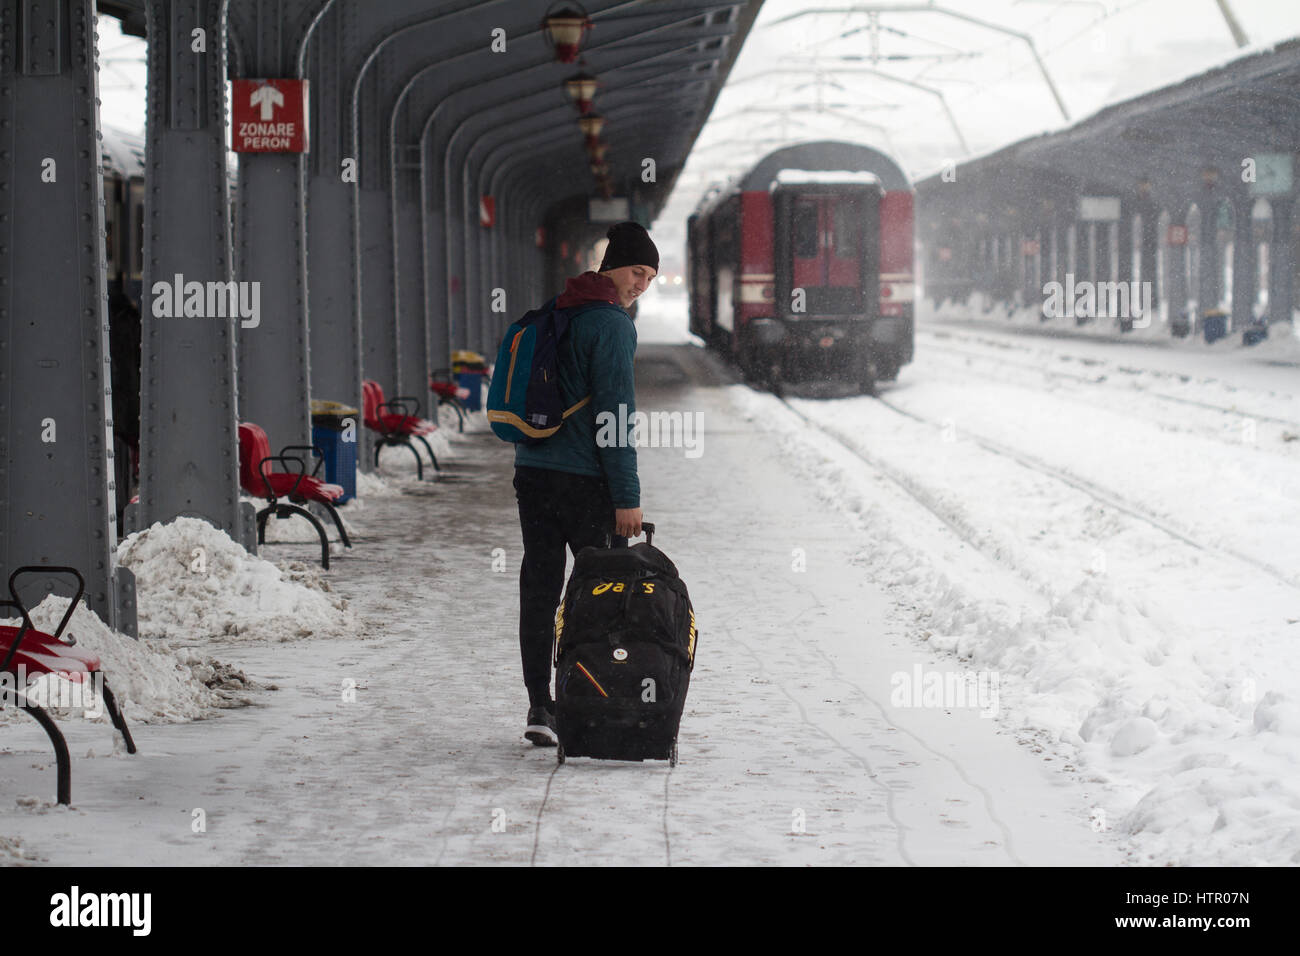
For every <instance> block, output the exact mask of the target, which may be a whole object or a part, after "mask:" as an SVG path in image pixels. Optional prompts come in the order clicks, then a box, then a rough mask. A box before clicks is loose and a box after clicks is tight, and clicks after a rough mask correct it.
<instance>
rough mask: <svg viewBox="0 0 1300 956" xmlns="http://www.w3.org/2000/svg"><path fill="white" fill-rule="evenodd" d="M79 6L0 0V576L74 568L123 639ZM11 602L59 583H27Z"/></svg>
mask: <svg viewBox="0 0 1300 956" xmlns="http://www.w3.org/2000/svg"><path fill="white" fill-rule="evenodd" d="M95 49H96V37H95V7H94V3H93V2H91V0H0V580H7V578H8V576H9V574H10V573H11V572H12V571H13V570H14V569H16V568H17V567H19V566H21V565H37V566H39V565H65V566H72V567H76V568H77V569H78V570H79V571H81V573H82V574H83V575H84V576H85V578H86V599H87V603H88V604H89V606H90V608H91V609H92V610H93V611H95V613H96V614H98V615H99V617H100V618H102V619H103V620H104V622H105V623H107V624H108V625H109V626H110V627H114V628H116V629H118V630H120V631H123V632H125V633H128V634H131V635H133V636H134V634H135V633H136V615H135V588H134V579H133V578H132V577H131V574H130V572H129V571H127V570H126V569H125V568H118V567H116V566H115V557H114V551H115V547H116V543H117V541H116V529H115V526H114V522H115V511H116V505H115V492H116V489H115V488H114V486H113V445H112V438H111V425H112V422H111V420H110V408H111V404H110V400H109V389H110V381H109V360H108V335H107V333H108V316H107V277H106V266H105V259H104V210H103V204H104V199H103V185H102V180H101V172H102V170H101V158H100V157H101V145H100V133H99V114H98V110H97V98H96V97H97V93H98V89H97V78H96V71H97V67H96V52H95ZM23 583H24V587H23V589H22V597H23V599H24V602H25V603H26V604H28V605H29V606H34V605H35V604H36V603H39V601H40V600H41V599H43V598H44V597H45V595H47V594H49V593H52V592H58V593H60V594H66V595H68V596H71V593H72V590H71V586H70V583H69V582H68V581H66V580H62V579H60V578H56V577H54V576H49V577H36V578H28V579H26V581H25V582H23Z"/></svg>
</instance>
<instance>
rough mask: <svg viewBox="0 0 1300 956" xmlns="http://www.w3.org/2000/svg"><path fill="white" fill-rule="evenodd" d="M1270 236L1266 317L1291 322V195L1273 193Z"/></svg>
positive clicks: (1293, 239)
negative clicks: (1274, 194)
mask: <svg viewBox="0 0 1300 956" xmlns="http://www.w3.org/2000/svg"><path fill="white" fill-rule="evenodd" d="M1272 206H1273V238H1272V239H1271V240H1270V241H1269V244H1268V320H1269V322H1290V321H1291V320H1292V315H1291V313H1292V310H1293V309H1294V302H1293V300H1292V293H1293V292H1294V289H1293V288H1292V281H1293V278H1294V275H1293V273H1294V269H1295V262H1296V254H1295V237H1294V236H1293V235H1292V234H1291V216H1292V214H1293V212H1294V209H1295V199H1294V197H1292V196H1274V197H1273V200H1272Z"/></svg>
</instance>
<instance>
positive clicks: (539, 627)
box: [515, 467, 627, 703]
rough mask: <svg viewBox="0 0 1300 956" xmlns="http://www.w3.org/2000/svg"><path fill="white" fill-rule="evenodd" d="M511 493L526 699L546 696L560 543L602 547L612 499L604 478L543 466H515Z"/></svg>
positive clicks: (610, 535)
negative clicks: (517, 533) (519, 558)
mask: <svg viewBox="0 0 1300 956" xmlns="http://www.w3.org/2000/svg"><path fill="white" fill-rule="evenodd" d="M515 498H516V499H517V500H518V502H519V526H520V528H521V529H522V531H523V535H524V562H523V567H521V568H520V570H519V653H520V655H521V656H522V658H523V665H524V685H525V686H526V687H527V688H528V696H529V701H530V703H535V702H537V701H542V702H544V701H548V700H550V695H551V691H550V686H551V654H552V649H553V644H554V639H555V609H556V607H558V606H559V603H560V595H561V594H562V593H563V590H564V565H565V553H564V549H565V546H566V545H567V546H568V548H569V550H571V551H572V552H573V553H574V554H575V555H576V554H577V553H578V552H579V551H581V550H582V549H583V548H585V547H589V546H591V547H598V548H603V547H605V545H606V542H607V541H609V542H610V543H611V544H613V545H615V546H626V545H627V539H626V538H621V537H615V536H614V504H613V500H612V499H611V498H610V495H609V486H608V485H607V484H606V483H605V479H603V478H593V477H589V476H587V475H571V474H569V473H568V472H563V471H551V470H549V469H546V468H523V467H516V468H515Z"/></svg>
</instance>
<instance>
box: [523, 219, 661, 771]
mask: <svg viewBox="0 0 1300 956" xmlns="http://www.w3.org/2000/svg"><path fill="white" fill-rule="evenodd" d="M607 235H608V237H609V247H608V248H607V249H606V250H605V257H604V259H603V260H602V261H601V264H600V270H599V272H585V273H583V274H582V275H580V276H576V277H574V278H571V279H569V280H568V282H567V283H566V285H565V289H564V292H563V293H562V294H561V295H560V296H559V297H558V298H557V299H556V302H555V304H556V306H557V307H558V308H561V309H570V308H573V307H575V306H580V305H587V304H589V303H600V305H598V306H596V307H593V308H587V309H584V310H583V311H581V312H579V313H577V314H575V315H573V316H572V318H571V320H570V323H569V329H568V332H567V333H566V334H565V336H564V337H563V338H562V339H561V341H560V345H559V355H558V363H557V364H558V369H557V372H558V376H559V384H560V392H561V395H562V396H563V399H564V405H563V407H564V408H572V407H573V406H574V405H576V404H578V403H579V402H581V401H582V400H583V399H584V398H585V397H587V396H588V395H590V396H591V401H589V402H587V403H586V404H584V405H583V406H582V407H581V408H579V409H578V410H577V411H575V412H574V413H573V414H572V415H570V416H569V417H568V418H567V419H566V420H565V423H564V426H563V427H562V428H561V429H560V430H559V431H558V432H556V433H555V434H554V435H552V436H551V437H549V438H547V439H545V440H544V441H542V442H539V443H537V444H531V445H525V444H518V445H516V446H515V497H516V498H517V499H518V502H519V524H520V527H521V528H522V530H523V538H524V561H523V567H522V568H521V569H520V572H519V650H520V654H521V655H522V658H523V669H524V685H525V686H526V687H527V688H528V722H527V726H526V728H525V730H524V736H525V737H527V738H528V739H529V740H531V741H532V742H533V743H534V744H536V745H538V746H541V747H548V746H549V747H553V746H555V745H556V743H557V742H558V738H557V737H556V733H555V704H554V702H553V700H552V699H551V652H552V641H553V637H554V622H555V609H556V607H557V606H558V605H559V603H560V596H561V593H562V592H563V589H564V569H565V548H566V546H567V547H568V549H569V550H571V551H572V552H573V553H574V554H575V555H576V554H577V553H578V552H579V551H581V550H582V549H583V548H585V547H588V546H595V547H605V545H606V542H607V541H610V542H612V543H614V544H626V539H627V538H629V537H631V538H634V537H636V536H637V535H639V534H640V533H641V485H640V481H639V480H638V478H637V471H636V448H635V447H633V445H632V443H631V441H630V439H629V436H628V435H626V434H624V435H620V436H618V437H619V439H620V440H619V441H617V442H615V443H611V442H608V441H604V442H597V440H596V435H597V427H596V423H597V421H598V420H600V419H599V416H600V415H601V413H602V412H607V413H609V414H611V415H613V416H614V421H616V422H617V421H624V422H629V421H631V420H632V413H633V412H634V411H635V410H636V396H635V392H634V385H633V374H632V363H633V357H634V356H635V354H636V327H635V326H634V325H633V324H632V319H631V317H630V316H629V315H628V313H627V311H626V310H627V309H628V308H629V307H631V305H632V303H633V302H635V301H636V298H637V297H638V296H639V295H640V294H641V293H642V292H644V291H645V290H646V288H647V287H648V286H649V285H650V282H651V280H653V279H654V277H655V274H656V273H657V272H658V271H659V251H658V250H657V249H656V248H655V244H654V242H653V241H651V239H650V236H649V234H647V233H646V231H645V229H643V228H642V227H641V226H640V225H638V224H637V223H635V222H621V223H618V224H617V225H615V226H612V227H610V230H609V232H608V234H607ZM620 405H621V406H624V408H625V411H624V413H623V415H622V416H620V415H619V406H620Z"/></svg>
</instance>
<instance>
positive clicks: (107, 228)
mask: <svg viewBox="0 0 1300 956" xmlns="http://www.w3.org/2000/svg"><path fill="white" fill-rule="evenodd" d="M118 209H119V206H118V204H117V200H116V199H115V198H114V199H110V200H109V202H108V210H107V214H106V215H105V216H104V262H105V263H106V264H107V265H108V272H109V278H116V272H117V270H116V269H115V268H114V265H115V260H116V259H117V256H116V255H115V253H116V252H117V246H116V243H117V229H116V228H114V227H115V226H116V225H117V222H116V220H117V211H118Z"/></svg>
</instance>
